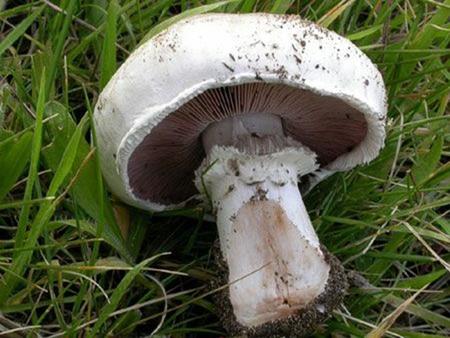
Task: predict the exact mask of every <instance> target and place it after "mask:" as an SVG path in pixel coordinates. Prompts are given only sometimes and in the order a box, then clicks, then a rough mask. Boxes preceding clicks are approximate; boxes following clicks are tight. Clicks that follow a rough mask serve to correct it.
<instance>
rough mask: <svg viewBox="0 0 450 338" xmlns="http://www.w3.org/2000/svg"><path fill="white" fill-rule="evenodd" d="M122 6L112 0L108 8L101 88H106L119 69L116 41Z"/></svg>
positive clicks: (102, 57)
mask: <svg viewBox="0 0 450 338" xmlns="http://www.w3.org/2000/svg"><path fill="white" fill-rule="evenodd" d="M119 13H120V6H119V4H118V2H117V1H116V0H112V1H110V3H109V6H108V14H107V18H106V26H105V38H104V40H103V49H102V56H101V71H100V88H104V87H105V86H106V84H107V83H108V81H109V79H110V78H111V76H112V75H113V74H114V72H115V71H116V68H117V62H116V39H117V18H118V16H119Z"/></svg>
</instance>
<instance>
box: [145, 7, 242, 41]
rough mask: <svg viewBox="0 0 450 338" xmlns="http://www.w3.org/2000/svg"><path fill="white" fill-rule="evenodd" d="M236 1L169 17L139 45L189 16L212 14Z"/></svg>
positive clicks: (189, 10) (146, 35)
mask: <svg viewBox="0 0 450 338" xmlns="http://www.w3.org/2000/svg"><path fill="white" fill-rule="evenodd" d="M236 1H237V0H226V1H219V2H216V3H213V4H209V5H203V6H199V7H195V8H192V9H188V10H187V11H185V12H183V13H181V14H178V15H175V16H173V17H171V18H170V19H167V20H165V21H163V22H161V23H160V24H158V25H156V26H154V27H153V28H152V29H151V30H150V31H149V32H148V33H147V34H145V36H144V37H143V38H142V40H141V42H140V45H142V44H143V43H144V42H145V41H147V40H149V39H150V38H152V37H153V36H155V35H157V34H158V33H161V32H162V31H163V30H165V29H167V28H168V27H169V26H171V25H173V24H174V23H176V22H178V21H180V20H183V19H186V18H188V17H190V16H193V15H197V14H203V13H208V12H212V11H214V10H216V9H219V8H221V7H223V6H226V5H228V4H231V3H233V2H236Z"/></svg>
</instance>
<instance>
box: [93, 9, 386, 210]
mask: <svg viewBox="0 0 450 338" xmlns="http://www.w3.org/2000/svg"><path fill="white" fill-rule="evenodd" d="M243 84H251V85H243ZM223 87H226V88H230V89H229V90H236V93H235V94H236V95H237V96H239V95H245V94H246V93H248V92H249V91H252V90H254V89H255V90H259V91H260V92H262V94H261V95H262V96H261V97H263V98H264V97H266V98H267V97H270V96H271V95H272V96H274V97H276V100H275V101H277V104H278V106H280V109H279V110H277V106H276V105H274V104H272V105H269V106H270V109H271V111H270V112H267V111H261V113H272V114H278V115H280V116H281V117H282V118H283V119H285V120H286V121H287V124H288V125H287V126H286V127H287V130H288V132H289V133H290V134H289V136H291V137H293V138H296V137H297V136H298V138H299V141H300V142H302V143H305V145H306V146H308V147H309V148H310V149H312V150H313V151H315V152H317V154H318V158H319V160H320V159H321V156H322V155H323V156H322V167H323V168H324V169H326V170H330V171H342V170H348V169H351V168H353V167H354V166H356V165H358V164H362V163H367V162H368V161H370V160H372V159H374V158H375V157H376V156H377V155H378V152H379V151H380V149H381V148H382V146H383V142H384V138H385V131H384V126H385V117H386V109H387V106H386V93H385V87H384V84H383V80H382V77H381V74H380V73H379V71H378V70H377V68H376V66H375V65H374V64H372V62H371V61H370V60H369V58H368V57H367V56H366V55H365V54H363V53H362V52H361V51H360V50H359V49H358V48H357V47H356V46H355V45H353V44H352V43H351V42H350V41H348V40H347V39H345V38H343V37H341V36H339V35H337V34H335V33H333V32H331V31H328V30H326V29H324V28H321V27H319V26H317V25H315V24H313V23H311V22H307V21H304V20H302V19H300V18H299V17H298V16H287V15H273V14H262V13H261V14H208V15H199V16H194V17H190V18H188V19H185V20H183V21H180V22H178V23H177V24H175V25H173V26H171V27H170V28H169V29H167V30H166V31H164V32H162V33H160V34H158V35H157V36H156V37H154V38H152V39H151V40H149V41H147V42H146V43H145V44H143V45H142V46H141V47H139V48H138V49H137V50H136V51H134V52H133V54H132V55H131V56H130V57H129V58H128V59H127V60H126V62H125V63H124V64H123V65H122V66H121V67H120V69H119V70H118V71H117V73H116V74H115V75H114V76H113V78H112V79H111V81H110V82H109V83H108V85H107V87H106V88H105V89H104V91H103V92H102V93H101V95H100V97H99V100H98V103H97V105H96V108H95V123H96V129H97V135H98V147H99V154H100V159H101V165H102V169H103V173H104V175H105V178H106V180H107V182H108V184H109V185H110V187H111V189H112V191H113V192H114V193H115V194H116V195H118V196H119V197H120V198H122V199H123V200H124V201H126V202H128V203H129V204H132V205H134V206H137V207H141V208H144V209H149V210H162V209H164V208H166V207H169V206H173V205H177V204H180V203H182V202H183V199H186V197H187V196H184V195H183V196H181V197H180V198H173V196H166V197H165V198H162V199H158V197H155V196H153V195H151V191H152V190H155V191H157V192H158V191H163V190H162V189H164V190H166V191H171V190H174V189H175V188H177V187H171V186H170V184H169V183H167V182H161V180H160V179H159V178H158V179H155V178H152V175H153V174H155V172H151V171H150V170H153V169H154V168H152V167H154V165H153V164H152V163H154V164H159V163H163V162H164V161H163V160H161V158H157V159H156V160H155V161H153V162H151V163H150V162H149V158H150V157H151V156H152V152H158V151H160V155H161V153H162V152H164V154H166V155H167V156H170V157H171V158H172V159H174V160H172V162H170V163H169V166H170V165H172V166H174V165H176V164H177V163H176V162H174V161H178V162H180V163H179V164H180V165H184V164H189V163H190V162H192V163H197V162H199V161H201V159H202V157H203V156H204V154H203V153H201V154H197V155H195V156H194V155H193V151H194V150H192V149H194V148H195V146H196V145H197V142H198V145H199V146H200V147H201V141H200V140H197V139H196V136H198V135H199V134H201V132H202V130H198V128H200V127H201V128H205V127H206V126H207V125H208V124H210V123H211V122H214V121H215V120H217V119H220V118H222V117H223V118H224V117H227V116H229V115H227V114H226V113H228V112H215V115H214V114H212V115H214V116H210V115H208V114H209V112H208V107H207V106H205V102H209V101H211V97H213V96H214V95H218V93H219V94H220V93H221V92H220V89H218V90H216V92H214V88H223ZM233 88H236V89H233ZM211 91H212V92H211ZM208 92H211V94H207V95H206V96H205V97H204V98H203V99H202V100H203V101H200V102H197V103H196V104H195V105H194V103H191V105H190V106H189V102H191V100H192V99H193V98H194V97H198V98H200V97H201V96H202V95H203V94H205V93H208ZM202 93H203V94H202ZM285 93H286V95H285ZM208 95H209V96H208ZM225 95H226V94H225ZM208 100H209V101H208ZM222 103H223V102H222ZM266 103H267V102H266ZM238 104H239V102H234V105H238ZM246 104H248V103H246ZM283 104H284V105H285V106H283ZM259 106H263V103H261V104H260V105H259ZM194 108H195V109H197V110H198V113H197V114H198V115H197V116H194V115H192V114H191V115H190V116H189V118H186V119H184V118H183V116H184V115H183V114H184V113H185V112H186V111H192V110H195V109H194ZM183 109H184V110H183ZM214 109H216V110H217V107H216V108H214ZM247 110H254V106H252V107H250V108H249V109H247ZM249 112H252V113H254V112H255V111H249ZM176 113H178V116H177V117H173V122H174V123H176V126H175V127H174V128H175V129H174V130H172V131H171V132H167V128H169V125H168V124H166V126H165V127H164V128H160V129H161V130H160V132H159V134H158V133H156V134H157V136H155V137H157V138H158V140H160V141H161V142H162V143H163V146H161V147H160V145H159V144H158V143H157V141H158V140H157V139H155V137H154V138H153V140H151V138H149V135H152V133H153V134H155V130H156V131H157V130H158V128H155V127H156V126H158V125H160V124H161V122H162V121H163V120H165V121H167V117H168V116H169V115H171V116H175V115H174V114H176ZM238 113H239V112H236V111H232V112H230V115H233V114H238ZM221 114H222V115H221ZM283 114H286V115H283ZM187 115H189V114H187ZM187 115H186V116H187ZM346 118H347V119H348V120H350V121H351V123H350V122H348V121H347V122H348V123H347V122H345V121H344V120H345V119H346ZM341 120H342V121H344V122H341ZM192 121H194V122H195V123H196V125H195V128H194V127H192V126H191V125H190V123H191V122H192ZM289 123H290V124H289ZM309 125H311V126H312V125H314V127H311V128H309ZM297 126H299V130H297V129H296V128H297ZM183 128H184V129H183ZM196 128H197V129H196ZM308 128H309V129H308ZM324 128H328V129H333V130H334V131H333V132H330V134H329V138H328V139H327V138H324V137H323V135H324ZM194 129H195V130H194ZM294 129H295V130H294ZM347 129H348V130H347ZM354 133H359V135H357V136H353V135H354ZM156 134H155V135H156ZM173 135H176V136H177V137H178V136H180V137H185V135H189V137H191V138H190V139H189V140H187V141H186V142H187V143H186V144H187V145H180V144H178V143H177V141H176V140H175V136H173ZM316 137H317V144H320V145H318V146H317V147H316V148H317V149H315V146H314V144H315V142H316ZM172 138H173V143H171V142H172V141H171V140H172ZM332 138H334V139H332ZM346 139H348V140H347V141H348V142H350V143H351V142H354V143H355V144H351V147H349V146H348V145H346V143H345V142H347V141H345V140H346ZM144 141H145V142H144ZM356 141H357V142H356ZM340 142H342V144H341V143H340ZM334 144H337V146H336V147H338V146H339V147H340V148H339V149H338V148H336V149H335V148H333V147H334ZM143 145H145V147H147V148H145V147H144V146H143ZM188 146H189V147H191V148H192V149H191V148H189V149H190V150H189V151H190V152H189V151H188V150H186V149H187V148H186V147H188ZM345 146H347V149H346V150H345V151H342V149H341V148H342V147H345ZM327 147H328V148H329V149H328V150H329V151H328V155H327ZM330 147H331V148H330ZM185 148H186V149H185ZM171 149H173V153H172V154H168V153H169V152H170V150H171ZM185 150H186V151H185ZM322 150H323V154H322V155H321V152H322ZM166 155H164V156H166ZM161 156H162V155H161ZM189 156H190V157H189ZM192 157H193V158H192ZM140 160H144V161H143V162H142V163H137V164H136V163H134V164H132V165H130V163H131V162H132V161H140ZM196 161H197V162H196ZM188 162H189V163H188ZM149 163H150V164H149ZM198 164H199V163H198ZM149 165H150V168H149ZM166 166H167V165H166ZM154 170H156V169H154ZM158 170H159V171H158V173H160V174H161V173H164V172H166V171H167V173H169V175H170V176H171V177H169V179H175V177H174V176H175V175H174V173H172V172H170V170H167V168H160V169H158ZM190 170H191V169H189V171H190ZM133 175H137V176H139V177H140V178H139V179H140V181H139V180H138V182H140V184H139V187H136V186H133V184H135V185H136V183H133V182H131V180H130V177H131V176H133ZM155 175H156V174H155ZM189 175H190V174H189ZM189 175H188V173H187V170H185V171H184V172H181V173H180V174H179V175H177V176H178V177H177V179H178V181H176V182H177V183H176V186H180V179H185V180H186V183H185V184H186V185H189V189H191V188H192V189H194V184H193V183H192V180H193V175H194V173H193V170H192V176H189ZM156 176H157V175H156ZM156 176H155V177H156ZM180 177H181V178H180ZM147 182H148V184H149V186H148V187H147V188H145V187H141V186H143V185H145V183H147ZM151 184H153V185H154V186H153V187H152V186H150V185H151ZM157 184H159V185H160V187H159V188H155V185H157ZM139 189H144V190H142V191H141V192H139ZM145 189H146V190H145ZM189 189H188V190H189ZM188 190H187V191H188ZM189 191H190V190H189ZM149 194H150V195H149ZM149 196H150V197H149Z"/></svg>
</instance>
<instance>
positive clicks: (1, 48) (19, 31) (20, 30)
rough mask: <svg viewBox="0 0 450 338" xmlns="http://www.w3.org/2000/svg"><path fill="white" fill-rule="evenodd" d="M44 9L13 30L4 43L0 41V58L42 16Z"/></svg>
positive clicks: (40, 8)
mask: <svg viewBox="0 0 450 338" xmlns="http://www.w3.org/2000/svg"><path fill="white" fill-rule="evenodd" d="M43 8H44V7H43V6H41V7H39V8H38V9H36V10H34V11H33V13H32V14H30V15H29V16H28V17H26V18H25V19H24V20H23V21H22V22H21V23H20V24H18V25H17V27H16V28H14V29H13V31H12V32H11V33H9V34H8V35H7V36H6V37H5V38H4V39H2V41H0V57H1V56H2V54H3V53H4V52H5V51H6V50H7V49H8V48H9V47H11V46H12V45H13V44H14V42H15V41H16V40H17V39H19V38H20V37H21V36H22V35H23V34H24V33H25V32H26V30H27V29H28V27H30V26H31V24H32V23H33V22H34V21H35V20H36V19H37V17H38V16H39V15H41V12H42V9H43Z"/></svg>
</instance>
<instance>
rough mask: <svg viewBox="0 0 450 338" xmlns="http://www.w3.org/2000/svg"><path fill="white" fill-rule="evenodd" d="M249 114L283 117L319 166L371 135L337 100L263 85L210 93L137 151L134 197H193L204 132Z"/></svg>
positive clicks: (132, 166) (131, 165)
mask: <svg viewBox="0 0 450 338" xmlns="http://www.w3.org/2000/svg"><path fill="white" fill-rule="evenodd" d="M248 113H257V114H274V115H278V116H280V117H281V119H282V122H283V129H284V133H285V135H286V136H290V137H292V138H293V139H294V140H296V141H298V142H300V143H301V144H303V145H305V146H306V147H308V148H309V149H311V150H313V151H314V152H315V153H316V154H317V160H318V162H319V163H320V164H321V166H324V165H327V164H328V163H331V162H332V161H333V160H334V159H336V158H337V157H339V156H340V155H342V154H344V153H347V152H350V151H351V150H352V149H353V148H354V147H355V146H356V145H358V144H359V143H360V142H361V141H362V140H363V139H364V137H365V136H366V133H367V123H366V120H365V118H364V115H363V114H362V113H361V112H359V111H358V110H357V109H356V108H353V107H352V106H350V105H349V104H347V103H346V102H344V101H342V100H340V99H338V98H335V97H331V96H322V95H319V94H315V93H313V92H311V91H309V90H305V89H299V88H295V87H291V86H287V85H284V84H270V83H261V82H255V83H245V84H239V85H233V86H227V87H219V88H212V89H208V90H206V91H205V92H203V93H201V94H199V95H197V96H196V97H194V98H193V99H191V100H190V101H188V102H186V103H185V104H183V105H181V106H180V107H179V108H178V109H177V110H176V111H174V112H172V113H171V114H170V115H168V116H167V117H165V118H164V119H163V120H162V122H161V123H159V124H158V125H157V126H155V127H154V128H153V129H152V132H151V133H149V134H148V135H147V136H146V137H145V138H144V140H143V141H142V142H141V143H140V144H139V145H138V146H137V147H136V149H135V150H134V152H133V153H132V155H131V157H130V160H129V162H128V176H129V182H130V187H131V189H132V191H133V194H134V195H135V196H136V197H138V198H140V199H143V200H148V201H152V202H158V203H163V204H174V203H179V202H182V201H184V200H186V199H187V198H189V197H190V196H192V195H193V194H195V192H196V189H195V186H194V184H193V180H194V171H195V170H196V169H197V168H198V167H199V165H200V163H201V161H202V159H203V158H204V157H205V153H204V150H203V147H202V142H201V134H202V132H203V131H204V130H205V129H206V128H207V127H208V125H210V124H211V123H213V122H217V121H221V120H224V119H226V118H228V117H231V116H237V115H241V114H248Z"/></svg>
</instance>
